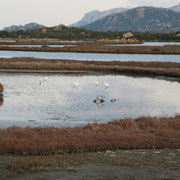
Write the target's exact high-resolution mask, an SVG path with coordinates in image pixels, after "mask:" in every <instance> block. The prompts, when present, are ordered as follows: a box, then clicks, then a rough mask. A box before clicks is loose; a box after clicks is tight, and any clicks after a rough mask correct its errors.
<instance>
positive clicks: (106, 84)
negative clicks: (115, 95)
mask: <svg viewBox="0 0 180 180" xmlns="http://www.w3.org/2000/svg"><path fill="white" fill-rule="evenodd" d="M103 83H104V85H105V88H106V89H109V84H108V83H107V82H105V81H104V82H103Z"/></svg>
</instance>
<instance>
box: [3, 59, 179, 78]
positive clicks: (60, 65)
mask: <svg viewBox="0 0 180 180" xmlns="http://www.w3.org/2000/svg"><path fill="white" fill-rule="evenodd" d="M0 69H23V70H72V71H74V70H83V71H95V72H108V73H117V74H118V73H119V74H131V75H143V76H167V77H175V78H179V77H180V63H173V62H134V61H129V62H119V61H111V62H103V61H78V60H57V59H37V58H0Z"/></svg>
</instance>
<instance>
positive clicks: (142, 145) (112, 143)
mask: <svg viewBox="0 0 180 180" xmlns="http://www.w3.org/2000/svg"><path fill="white" fill-rule="evenodd" d="M151 148H169V149H173V148H180V116H178V115H177V116H175V117H169V118H165V117H164V118H153V117H140V118H137V119H134V120H132V119H122V120H115V121H112V122H108V123H106V124H98V123H94V124H88V125H86V126H83V127H72V128H70V127H67V128H56V127H44V128H43V127H37V128H31V127H26V128H21V127H16V126H13V127H10V128H7V129H0V153H1V154H27V155H46V154H59V153H70V152H93V151H99V150H116V149H151Z"/></svg>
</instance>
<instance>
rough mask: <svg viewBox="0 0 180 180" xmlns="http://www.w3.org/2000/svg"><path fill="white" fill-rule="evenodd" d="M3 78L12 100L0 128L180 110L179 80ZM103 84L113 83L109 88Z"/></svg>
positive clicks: (71, 123) (0, 77)
mask: <svg viewBox="0 0 180 180" xmlns="http://www.w3.org/2000/svg"><path fill="white" fill-rule="evenodd" d="M44 78H45V81H44ZM39 79H41V80H42V83H41V85H39ZM95 81H96V82H98V85H97V86H96V84H95ZM0 82H2V83H3V85H4V87H5V90H4V97H3V98H4V100H5V102H6V103H4V104H3V106H1V108H0V127H8V126H11V125H20V126H27V125H29V126H49V125H53V126H76V125H83V124H87V123H93V122H108V121H111V120H113V119H120V118H125V117H131V118H135V117H139V116H172V115H175V114H177V113H180V93H179V92H180V84H179V83H178V82H170V81H165V80H157V79H151V78H133V77H127V76H121V75H117V76H115V75H99V76H97V75H96V76H95V75H88V76H87V75H85V76H83V75H79V76H74V75H72V74H71V75H61V74H18V73H15V74H14V73H13V74H5V73H1V74H0ZM73 82H79V84H78V88H73V84H72V83H73ZM103 82H108V84H109V89H108V91H107V90H106V89H105V85H104V83H103ZM1 102H3V101H2V100H1Z"/></svg>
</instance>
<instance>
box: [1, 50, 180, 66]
mask: <svg viewBox="0 0 180 180" xmlns="http://www.w3.org/2000/svg"><path fill="white" fill-rule="evenodd" d="M0 57H6V58H10V57H35V58H44V59H72V60H84V61H86V60H91V61H93V60H94V61H144V62H153V61H156V62H157V61H159V62H179V63H180V55H153V54H108V53H71V52H30V51H0Z"/></svg>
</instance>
